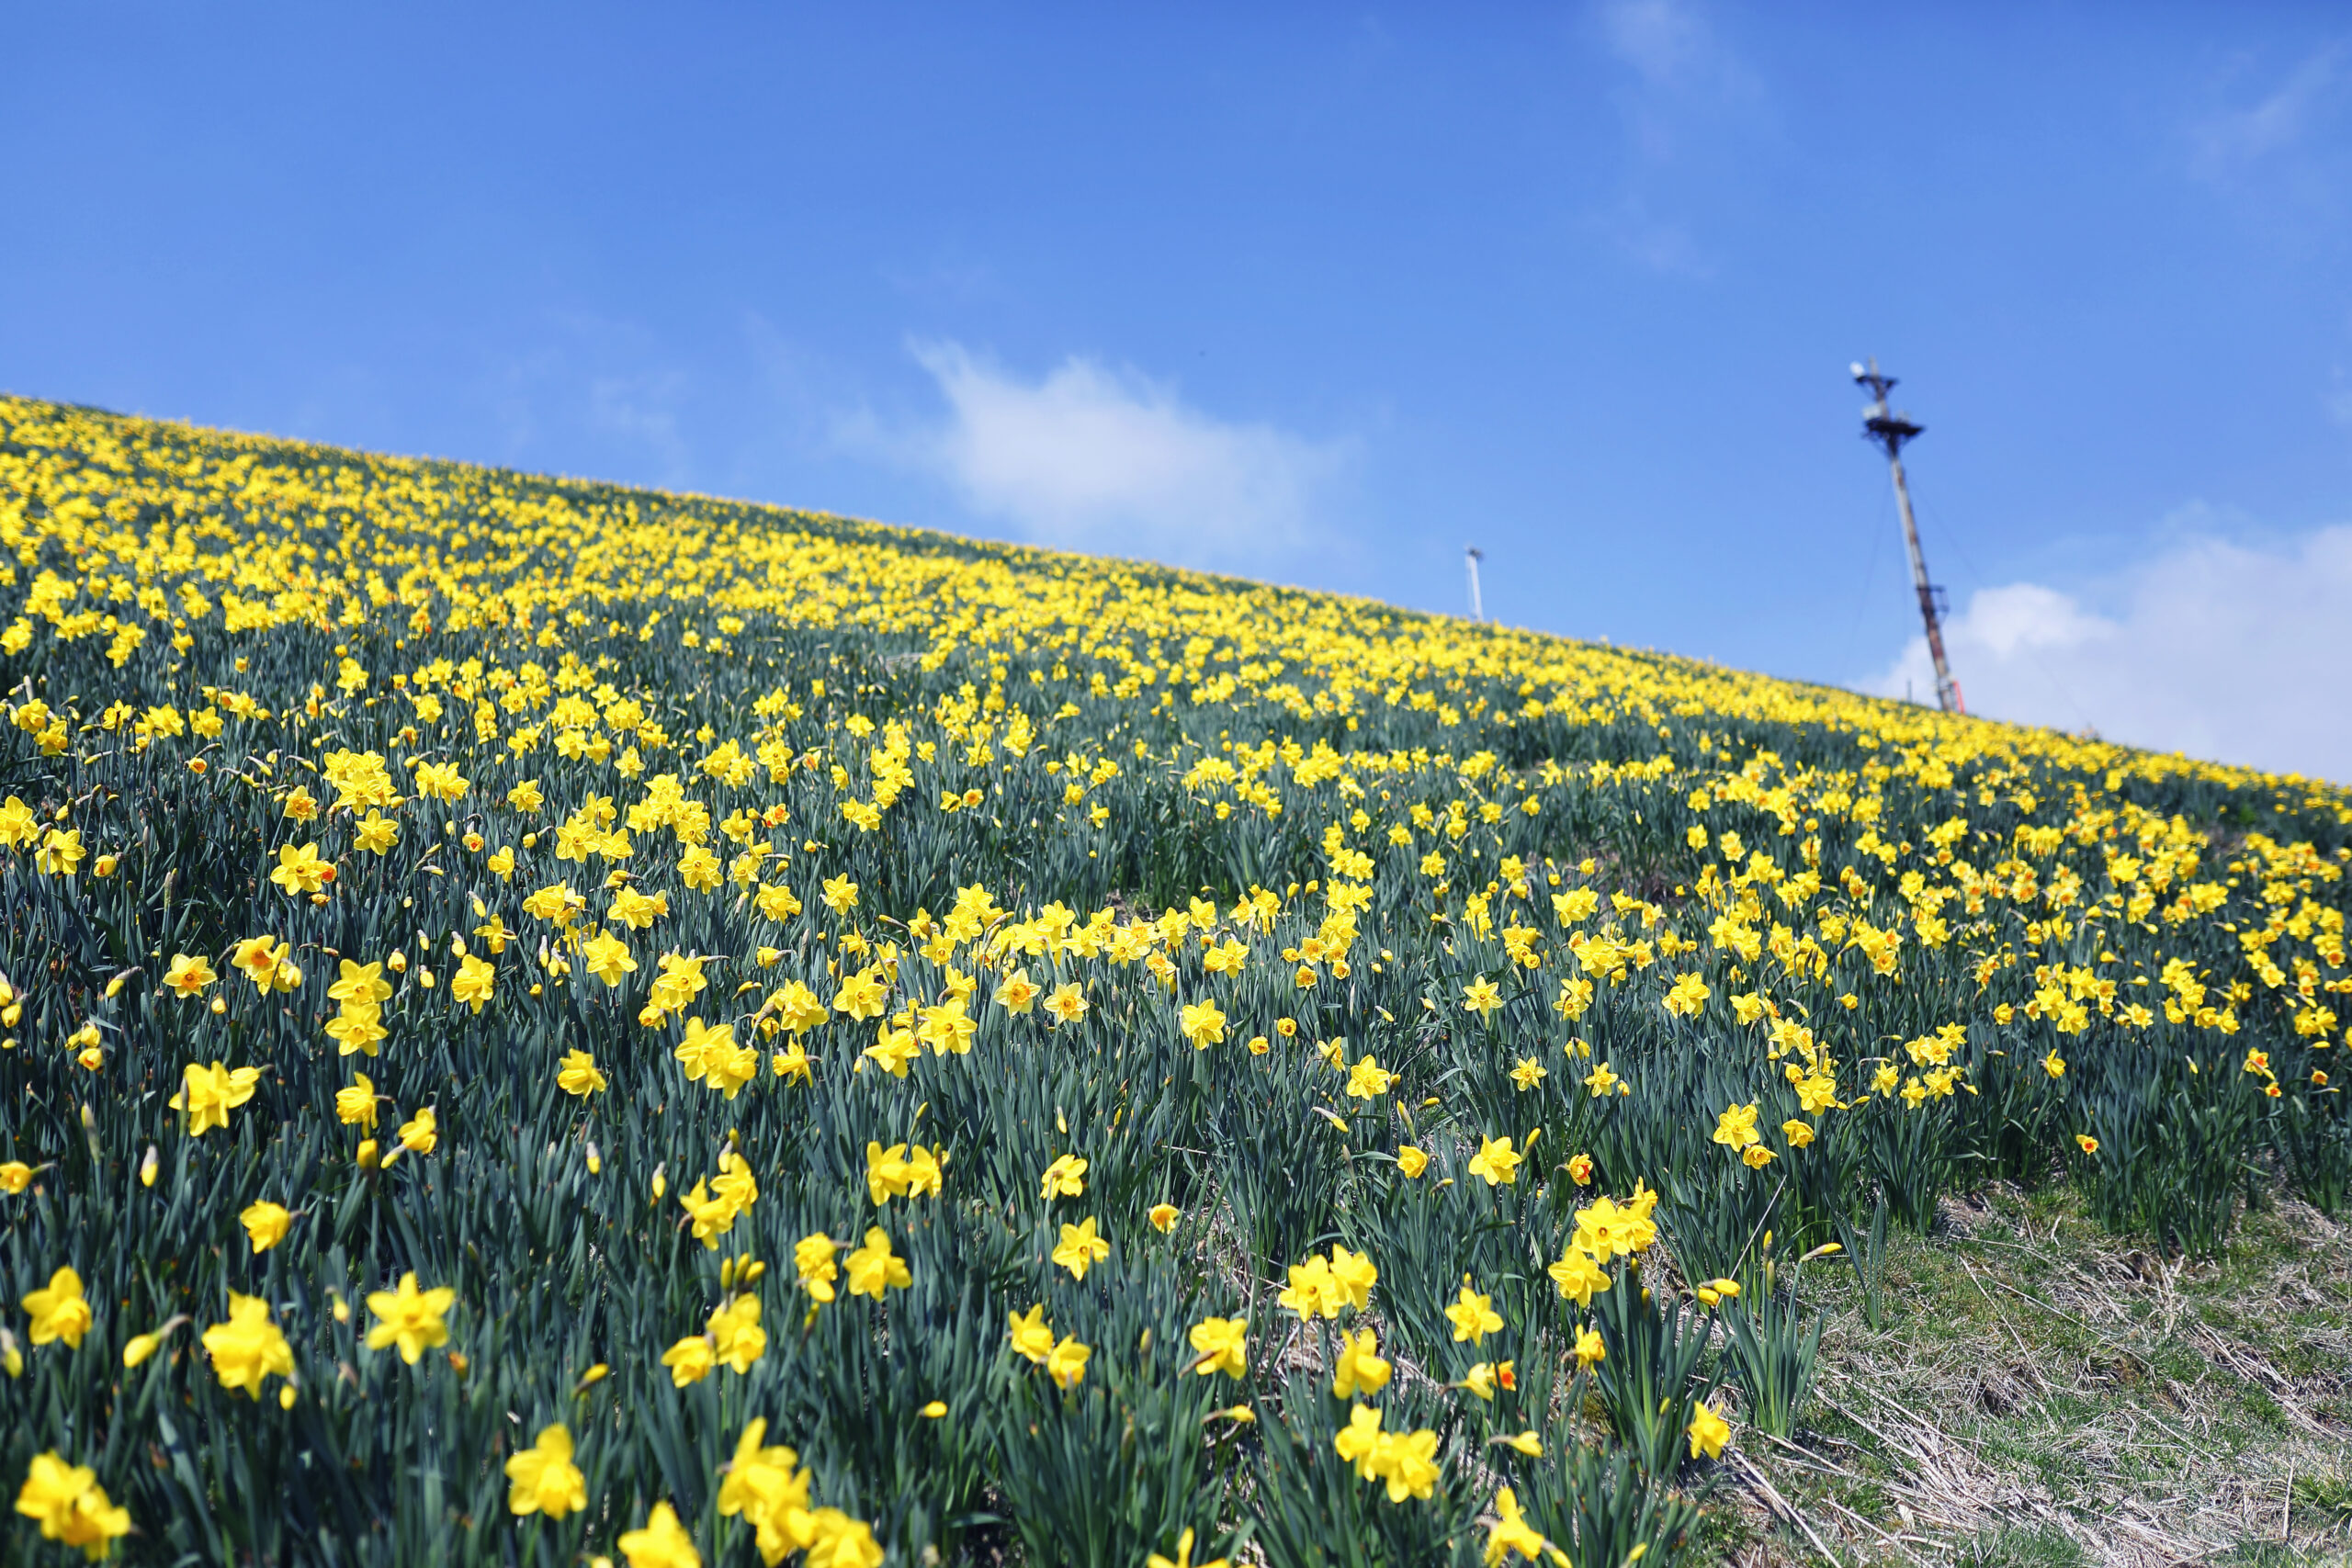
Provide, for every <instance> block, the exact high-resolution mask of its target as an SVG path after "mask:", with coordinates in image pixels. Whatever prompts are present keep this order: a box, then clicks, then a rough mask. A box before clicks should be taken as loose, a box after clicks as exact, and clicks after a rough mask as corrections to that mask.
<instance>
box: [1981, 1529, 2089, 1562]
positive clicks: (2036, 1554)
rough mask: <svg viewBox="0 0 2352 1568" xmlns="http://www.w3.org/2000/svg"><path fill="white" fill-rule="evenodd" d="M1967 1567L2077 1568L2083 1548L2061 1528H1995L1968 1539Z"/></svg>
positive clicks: (2081, 1558)
mask: <svg viewBox="0 0 2352 1568" xmlns="http://www.w3.org/2000/svg"><path fill="white" fill-rule="evenodd" d="M2086 1561H2088V1560H2087V1559H2086V1558H2085V1557H2084V1555H2083V1549H2082V1548H2081V1547H2080V1546H2077V1545H2076V1544H2075V1541H2074V1540H2073V1538H2072V1537H2070V1536H2068V1535H2067V1534H2066V1533H2065V1532H2064V1531H2063V1530H2057V1529H2050V1528H2048V1527H2047V1526H2044V1527H2041V1528H2040V1529H1998V1530H1993V1531H1989V1532H1987V1533H1986V1534H1984V1535H1980V1536H1978V1537H1977V1538H1976V1539H1975V1540H1973V1541H1971V1542H1969V1544H1968V1549H1967V1555H1966V1556H1965V1557H1963V1558H1962V1562H1966V1563H1967V1564H1968V1565H1969V1568H2080V1564H2082V1563H2084V1562H2086Z"/></svg>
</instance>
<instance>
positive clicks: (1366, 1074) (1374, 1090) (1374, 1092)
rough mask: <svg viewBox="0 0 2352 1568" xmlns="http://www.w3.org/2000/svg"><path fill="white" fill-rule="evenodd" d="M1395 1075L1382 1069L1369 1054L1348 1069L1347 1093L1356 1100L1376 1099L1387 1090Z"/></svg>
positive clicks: (1395, 1077)
mask: <svg viewBox="0 0 2352 1568" xmlns="http://www.w3.org/2000/svg"><path fill="white" fill-rule="evenodd" d="M1396 1081H1397V1075H1396V1074H1395V1073H1392V1072H1388V1071H1386V1070H1385V1069H1384V1068H1383V1067H1382V1066H1381V1065H1380V1064H1379V1063H1378V1062H1376V1061H1374V1059H1373V1058H1372V1056H1371V1055H1369V1054H1366V1055H1365V1056H1364V1057H1363V1060H1362V1061H1359V1062H1358V1063H1357V1064H1356V1065H1355V1066H1353V1067H1351V1068H1350V1069H1349V1071H1348V1093H1349V1095H1350V1096H1351V1097H1352V1098H1354V1099H1357V1100H1377V1099H1379V1098H1380V1097H1381V1096H1382V1095H1384V1094H1386V1093H1387V1092H1388V1086H1389V1085H1390V1084H1393V1083H1395V1082H1396Z"/></svg>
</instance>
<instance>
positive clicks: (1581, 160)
mask: <svg viewBox="0 0 2352 1568" xmlns="http://www.w3.org/2000/svg"><path fill="white" fill-rule="evenodd" d="M10 34H11V37H10V44H9V47H8V49H7V51H6V53H5V55H0V144H5V145H6V146H7V147H8V148H9V149H10V150H11V156H10V173H9V179H8V187H7V197H6V201H5V203H0V386H5V387H6V388H7V389H11V390H15V391H18V392H24V393H29V394H35V395H40V396H48V397H57V398H63V399H70V400H77V401H86V402H93V403H97V404H101V405H104V406H107V407H111V408H117V409H122V410H127V411H131V412H142V413H150V414H157V415H164V416H171V417H177V418H187V419H191V420H196V421H198V422H201V423H213V424H222V425H229V426H234V427H239V428H243V429H250V430H261V431H268V432H274V433H277V434H288V435H299V436H304V437H309V438H313V439H319V440H326V441H334V442H341V443H347V444H350V445H354V446H365V447H372V448H379V449H384V450H390V451H398V452H412V453H428V454H433V455H436V456H444V457H461V458H469V459H478V460H482V461H488V462H496V463H504V464H511V465H515V466H518V467H523V468H538V469H548V470H555V471H560V472H566V473H572V474H583V475H594V476H597V477H602V478H609V479H621V480H628V481H637V482H644V483H650V484H659V485H665V486H671V487H677V488H686V489H694V490H700V491H713V492H718V493H725V494H730V495H740V496H747V497H752V498H755V499H760V500H766V501H775V502H785V503H788V504H794V505H800V506H807V507H811V508H819V509H824V510H830V511H835V512H841V513H851V514H855V515H862V516H869V517H877V518H883V519H887V520H890V521H895V522H904V523H914V524H922V525H935V526H940V527H944V528H950V529H955V530H957V531H962V532H968V533H978V534H984V535H989V536H1003V537H1020V538H1028V539H1034V540H1038V541H1041V542H1046V543H1054V544H1066V545H1070V546H1073V547H1080V548H1087V549H1094V550H1101V551H1105V552H1109V553H1114V554H1124V555H1136V556H1148V557H1154V558H1164V559H1173V560H1178V561H1182V562H1184V563H1186V564H1191V565H1199V566H1206V567H1213V568H1219V569H1225V570H1236V571H1240V572H1245V573H1249V574H1250V575H1256V576H1266V577H1272V578H1275V579H1279V580H1283V581H1295V582H1299V583H1304V584H1307V585H1311V586H1317V587H1329V588H1335V589H1340V590H1346V591H1350V592H1363V593H1370V594H1374V595H1377V596H1379V597H1382V598H1385V599H1389V600H1392V601H1396V602H1399V603H1403V604H1412V605H1417V606H1420V607H1425V608H1431V609H1440V610H1447V611H1459V610H1461V609H1462V608H1463V607H1464V603H1465V596H1464V585H1463V570H1462V550H1463V547H1464V545H1465V544H1471V543H1475V544H1477V545H1478V546H1480V547H1482V548H1484V549H1485V551H1486V552H1487V569H1486V585H1485V586H1486V598H1487V610H1488V612H1489V614H1490V615H1493V616H1495V617H1496V618H1498V619H1502V620H1507V621H1510V622H1513V623H1517V624H1521V625H1525V626H1538V627H1543V628H1545V629H1549V630H1555V631H1560V632H1565V633H1569V634H1572V635H1577V636H1586V637H1611V638H1613V639H1615V640H1617V641H1620V642H1626V643H1634V644H1639V645H1644V646H1650V647H1657V648H1664V649H1672V650H1674V651H1677V652H1681V653H1687V654H1692V655H1697V656H1701V657H1704V658H1709V659H1713V660H1721V661H1723V662H1725V663H1728V664H1734V665H1739V666H1743V667H1747V668H1754V669H1760V670H1765V671H1772V672H1775V673H1780V674H1787V675H1794V676H1800V677H1804V678H1809V679H1815V680H1824V681H1830V682H1838V683H1841V684H1849V685H1857V686H1864V687H1869V688H1871V689H1877V690H1883V691H1888V692H1890V693H1892V694H1897V695H1900V694H1902V693H1903V691H1904V689H1905V682H1906V681H1907V682H1910V683H1911V686H1912V688H1913V689H1914V690H1915V691H1917V693H1919V694H1925V693H1926V692H1927V691H1928V685H1927V682H1926V681H1925V679H1924V673H1923V672H1924V664H1923V662H1922V661H1921V660H1922V656H1921V655H1920V654H1919V652H1918V650H1917V648H1916V647H1915V646H1914V645H1915V643H1916V640H1917V626H1916V624H1915V621H1914V619H1913V615H1912V610H1911V606H1910V602H1909V596H1908V593H1907V591H1906V589H1905V584H1904V582H1903V579H1902V573H1903V566H1902V556H1901V548H1900V544H1899V540H1898V538H1897V536H1896V533H1895V522H1894V506H1893V502H1892V498H1891V495H1890V493H1889V491H1888V488H1887V484H1886V478H1885V472H1884V468H1883V464H1882V463H1880V462H1879V461H1878V460H1877V459H1876V458H1875V457H1873V455H1872V453H1871V449H1870V448H1869V447H1867V446H1864V445H1863V444H1862V443H1861V441H1860V440H1859V439H1858V437H1857V434H1856V431H1857V427H1858V423H1859V410H1860V403H1861V401H1862V398H1861V396H1860V393H1859V392H1858V390H1857V389H1855V388H1854V387H1853V386H1852V385H1851V384H1850V382H1849V380H1848V378H1847V376H1846V370H1845V367H1846V366H1847V364H1848V362H1849V360H1851V359H1854V358H1856V357H1859V356H1864V355H1877V356H1878V357H1879V358H1880V360H1881V361H1882V363H1883V365H1884V366H1885V367H1887V368H1888V369H1889V370H1891V371H1893V372H1894V373H1895V374H1897V375H1899V376H1900V377H1902V378H1903V381H1904V385H1903V387H1902V389H1901V390H1900V391H1899V392H1898V394H1897V401H1898V403H1899V404H1902V405H1904V406H1906V407H1908V408H1909V409H1910V410H1911V412H1913V413H1914V414H1915V415H1916V416H1917V418H1919V419H1920V420H1921V421H1922V422H1923V423H1925V424H1926V425H1927V426H1928V434H1927V435H1925V436H1924V437H1923V438H1921V440H1920V441H1919V442H1918V444H1917V446H1915V447H1914V448H1913V452H1912V456H1911V462H1912V468H1913V474H1914V479H1915V481H1916V486H1917V496H1918V499H1919V502H1920V505H1921V508H1922V521H1923V526H1924V529H1925V532H1926V536H1927V546H1928V555H1929V560H1930V564H1931V566H1932V567H1933V569H1934V571H1935V575H1936V576H1937V577H1938V578H1939V580H1940V581H1943V582H1945V583H1946V584H1948V585H1949V586H1950V588H1951V598H1952V601H1953V607H1954V610H1955V611H1956V613H1957V621H1956V625H1955V626H1954V627H1953V635H1952V641H1953V657H1954V663H1955V665H1956V668H1957V672H1958V674H1959V676H1960V678H1961V680H1962V683H1963V686H1964V687H1965V688H1966V689H1967V691H1968V693H1969V694H1970V696H1971V698H1972V702H1973V705H1974V706H1975V707H1976V708H1977V709H1979V710H1980V711H1989V712H1994V713H1996V714H2000V715H2003V716H2014V717H2018V718H2022V719H2026V720H2030V721H2034V722H2043V723H2052V724H2056V725H2059V726H2062V727H2064V728H2080V727H2082V726H2084V725H2090V726H2093V727H2095V728H2098V730H2099V731H2100V732H2101V733H2103V734H2106V735H2109V737H2111V738H2114V739H2125V740H2132V741H2137V742H2143V743H2148V744H2154V745H2158V746H2165V747H2177V748H2182V749H2186V750H2191V751H2194V752H2198V753H2199V754H2204V755H2210V756H2217V757H2222V758H2225V759H2228V760H2232V761H2252V762H2258V763H2262V764H2265V765H2269V766H2275V767H2282V768H2288V767H2291V768H2300V769H2302V770H2303V771H2306V772H2315V773H2324V774H2327V775H2329V776H2333V777H2337V778H2352V702H2346V700H2345V699H2344V698H2343V696H2342V683H2343V678H2344V671H2346V669H2347V668H2352V614H2347V613H2346V605H2347V604H2352V13H2346V12H2345V11H2344V10H2342V9H2341V8H2340V7H2326V6H2308V7H2297V6H2256V5H2247V6H2156V5H2129V6H2126V5H2113V6H2087V5H2078V6H2034V7H2028V6H2002V5H1969V6H1937V7H1897V8H1894V9H1892V10H1882V11H1876V12H1869V13H1864V12H1861V11H1858V10H1856V9H1854V8H1852V7H1830V6H1797V5H1781V6H1769V7H1767V6H1755V7H1741V6H1731V5H1706V4H1699V3H1696V0H1624V3H1613V4H1612V3H1595V4H1575V5H1565V6H1518V7H1498V6H1487V7H1481V6H1442V7H1441V6H1426V7H1414V8H1411V9H1382V8H1371V9H1365V8H1350V9H1340V8H1323V7H1317V6H1306V5H1295V6H1279V7H1268V6H1250V7H1240V6H1235V7H1218V6H1116V7H1078V6H1069V7H1062V8H1050V9H1049V8H1026V7H1017V6H994V7H972V6H963V7H939V8H920V7H912V6H868V7H847V6H842V7H831V8H827V9H824V10H818V9H814V8H809V9H800V8H789V7H782V6H729V5H696V6H658V7H634V8H627V9H623V8H609V9H608V8H600V7H597V6H561V7H557V6H547V7H543V8H536V9H534V8H525V7H465V8H450V9H447V10H435V9H433V8H431V7H428V6H408V7H402V8H400V9H398V11H397V12H395V11H393V10H392V9H391V8H386V9H385V10H384V11H383V12H382V13H381V14H379V15H377V16H375V17H366V16H362V15H360V14H359V13H358V11H357V8H355V7H339V8H310V9H303V10H297V9H286V10H272V9H270V8H268V7H266V6H219V7H202V8H198V7H188V6H153V7H139V6H107V5H92V6H51V7H44V8H41V9H40V10H37V11H19V12H18V13H17V15H16V16H15V17H13V18H12V21H11V26H10Z"/></svg>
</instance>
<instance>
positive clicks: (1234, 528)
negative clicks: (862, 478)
mask: <svg viewBox="0 0 2352 1568" xmlns="http://www.w3.org/2000/svg"><path fill="white" fill-rule="evenodd" d="M914 353H915V357H916V358H917V359H918V360H919V361H921V363H922V367H923V368H924V369H926V370H928V371H929V372H931V375H932V378H933V380H934V381H936V382H937V383H938V386H939V390H940V392H941V394H942V395H943V396H944V397H945V398H946V400H947V408H948V418H947V421H946V423H944V424H941V425H939V426H936V427H935V428H932V429H929V430H923V431H919V432H916V433H914V434H883V433H879V432H877V431H876V429H875V427H874V426H873V424H872V422H871V421H870V420H864V421H859V422H852V423H848V424H846V425H844V426H842V429H841V431H840V434H841V435H842V439H843V441H844V443H845V444H846V445H848V446H852V447H853V448H862V449H865V450H867V451H873V452H879V453H881V454H883V455H885V456H888V457H893V458H895V459H897V460H899V461H901V462H907V463H911V464H914V465H916V466H920V467H922V468H927V469H929V470H930V471H932V472H933V473H935V474H937V475H939V476H940V477H941V478H943V479H945V480H946V481H947V482H948V483H949V484H950V485H951V486H953V487H954V489H955V491H956V493H957V495H958V497H959V498H960V499H961V500H962V502H963V503H964V504H965V505H966V506H967V507H968V508H969V509H970V510H971V511H972V512H973V513H976V514H978V515H979V516H982V517H987V518H992V519H997V520H1001V521H1002V522H1005V523H1008V524H1011V525H1012V526H1013V527H1014V528H1015V529H1016V530H1018V531H1019V532H1020V534H1021V535H1022V536H1023V537H1025V538H1028V539H1030V540H1033V541H1035V542H1036V543H1040V544H1049V545H1060V546H1068V547H1077V548H1082V549H1090V550H1099V551H1103V552H1105V553H1108V554H1112V555H1119V556H1135V557H1145V558H1151V559H1155V560H1162V561H1168V562H1171V563H1174V564H1178V565H1183V566H1195V567H1211V568H1217V569H1223V570H1251V571H1267V570H1275V569H1278V568H1280V567H1283V566H1284V565H1286V564H1288V563H1292V562H1295V561H1298V560H1300V559H1302V558H1305V557H1306V555H1307V553H1308V552H1309V551H1311V550H1314V549H1317V548H1329V547H1330V545H1331V544H1332V543H1333V540H1332V538H1331V537H1330V536H1329V531H1328V530H1327V528H1326V526H1325V523H1324V519H1325V517H1326V514H1327V513H1328V510H1329V505H1330V502H1331V500H1332V492H1333V491H1334V489H1335V487H1336V486H1337V485H1338V483H1339V482H1340V480H1341V479H1343V478H1344V477H1345V475H1346V473H1347V471H1348V470H1349V468H1351V466H1352V464H1353V461H1354V456H1355V449H1354V446H1353V444H1352V443H1351V442H1348V441H1339V442H1330V443H1317V442H1313V441H1308V440H1306V439H1304V438H1302V437H1300V436H1297V435H1294V434H1290V433H1288V432H1286V431H1283V430H1279V429H1276V428H1275V427H1273V426H1272V425H1268V424H1234V423H1225V422H1223V421H1220V420H1217V419H1215V418H1212V417H1211V416H1209V415H1207V414H1205V413H1203V412H1200V411H1199V410H1197V409H1193V408H1191V407H1188V406H1187V405H1186V404H1185V403H1183V402H1182V400H1180V399H1179V398H1178V397H1177V395H1176V392H1175V390H1174V389H1172V388H1170V387H1168V386H1166V385H1164V384H1161V383H1159V382H1155V381H1152V380H1149V379H1147V378H1144V377H1142V376H1140V375H1137V374H1136V373H1134V372H1132V371H1120V370H1113V369H1107V368H1105V367H1103V366H1101V365H1098V364H1096V363H1095V362H1094V361H1092V360H1090V359H1084V358H1080V357H1077V356H1075V355H1073V356H1072V357H1070V358H1069V359H1066V360H1064V361H1063V362H1062V363H1061V365H1060V366H1058V367H1057V368H1055V369H1054V370H1053V371H1052V372H1051V373H1050V374H1048V375H1047V376H1046V377H1045V378H1044V379H1042V380H1040V381H1036V382H1030V381H1026V380H1023V379H1021V378H1018V377H1015V376H1012V375H1009V374H1006V373H1005V372H1003V371H1001V370H999V369H997V368H995V367H992V366H989V365H988V364H985V363H983V362H981V361H980V360H978V359H975V358H974V357H973V356H972V355H970V354H969V353H967V352H966V351H965V349H964V348H962V347H961V346H960V345H958V344H953V343H940V344H917V345H916V346H915V350H914Z"/></svg>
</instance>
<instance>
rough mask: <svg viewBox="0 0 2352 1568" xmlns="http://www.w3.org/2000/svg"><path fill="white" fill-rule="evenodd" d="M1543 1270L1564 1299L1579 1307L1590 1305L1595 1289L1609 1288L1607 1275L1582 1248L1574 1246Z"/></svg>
mask: <svg viewBox="0 0 2352 1568" xmlns="http://www.w3.org/2000/svg"><path fill="white" fill-rule="evenodd" d="M1544 1272H1545V1273H1547V1274H1549V1275H1551V1277H1552V1283H1553V1284H1554V1285H1555V1286H1557V1287H1558V1288H1559V1292H1560V1294H1561V1296H1562V1297H1563V1298H1564V1299H1566V1300H1568V1301H1572V1302H1574V1303H1577V1305H1578V1306H1580V1307H1589V1306H1591V1305H1592V1294H1593V1292H1595V1291H1605V1290H1607V1289H1608V1288H1609V1276H1608V1275H1607V1274H1605V1273H1603V1272H1601V1269H1600V1264H1599V1263H1597V1262H1595V1261H1593V1259H1592V1258H1591V1257H1590V1256H1589V1255H1588V1254H1587V1253H1585V1252H1584V1251H1583V1250H1582V1249H1580V1248H1577V1247H1570V1248H1568V1250H1567V1253H1566V1256H1565V1257H1563V1258H1561V1259H1560V1260H1559V1261H1558V1262H1557V1263H1555V1264H1553V1265H1552V1266H1551V1267H1550V1268H1548V1269H1545V1270H1544Z"/></svg>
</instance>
